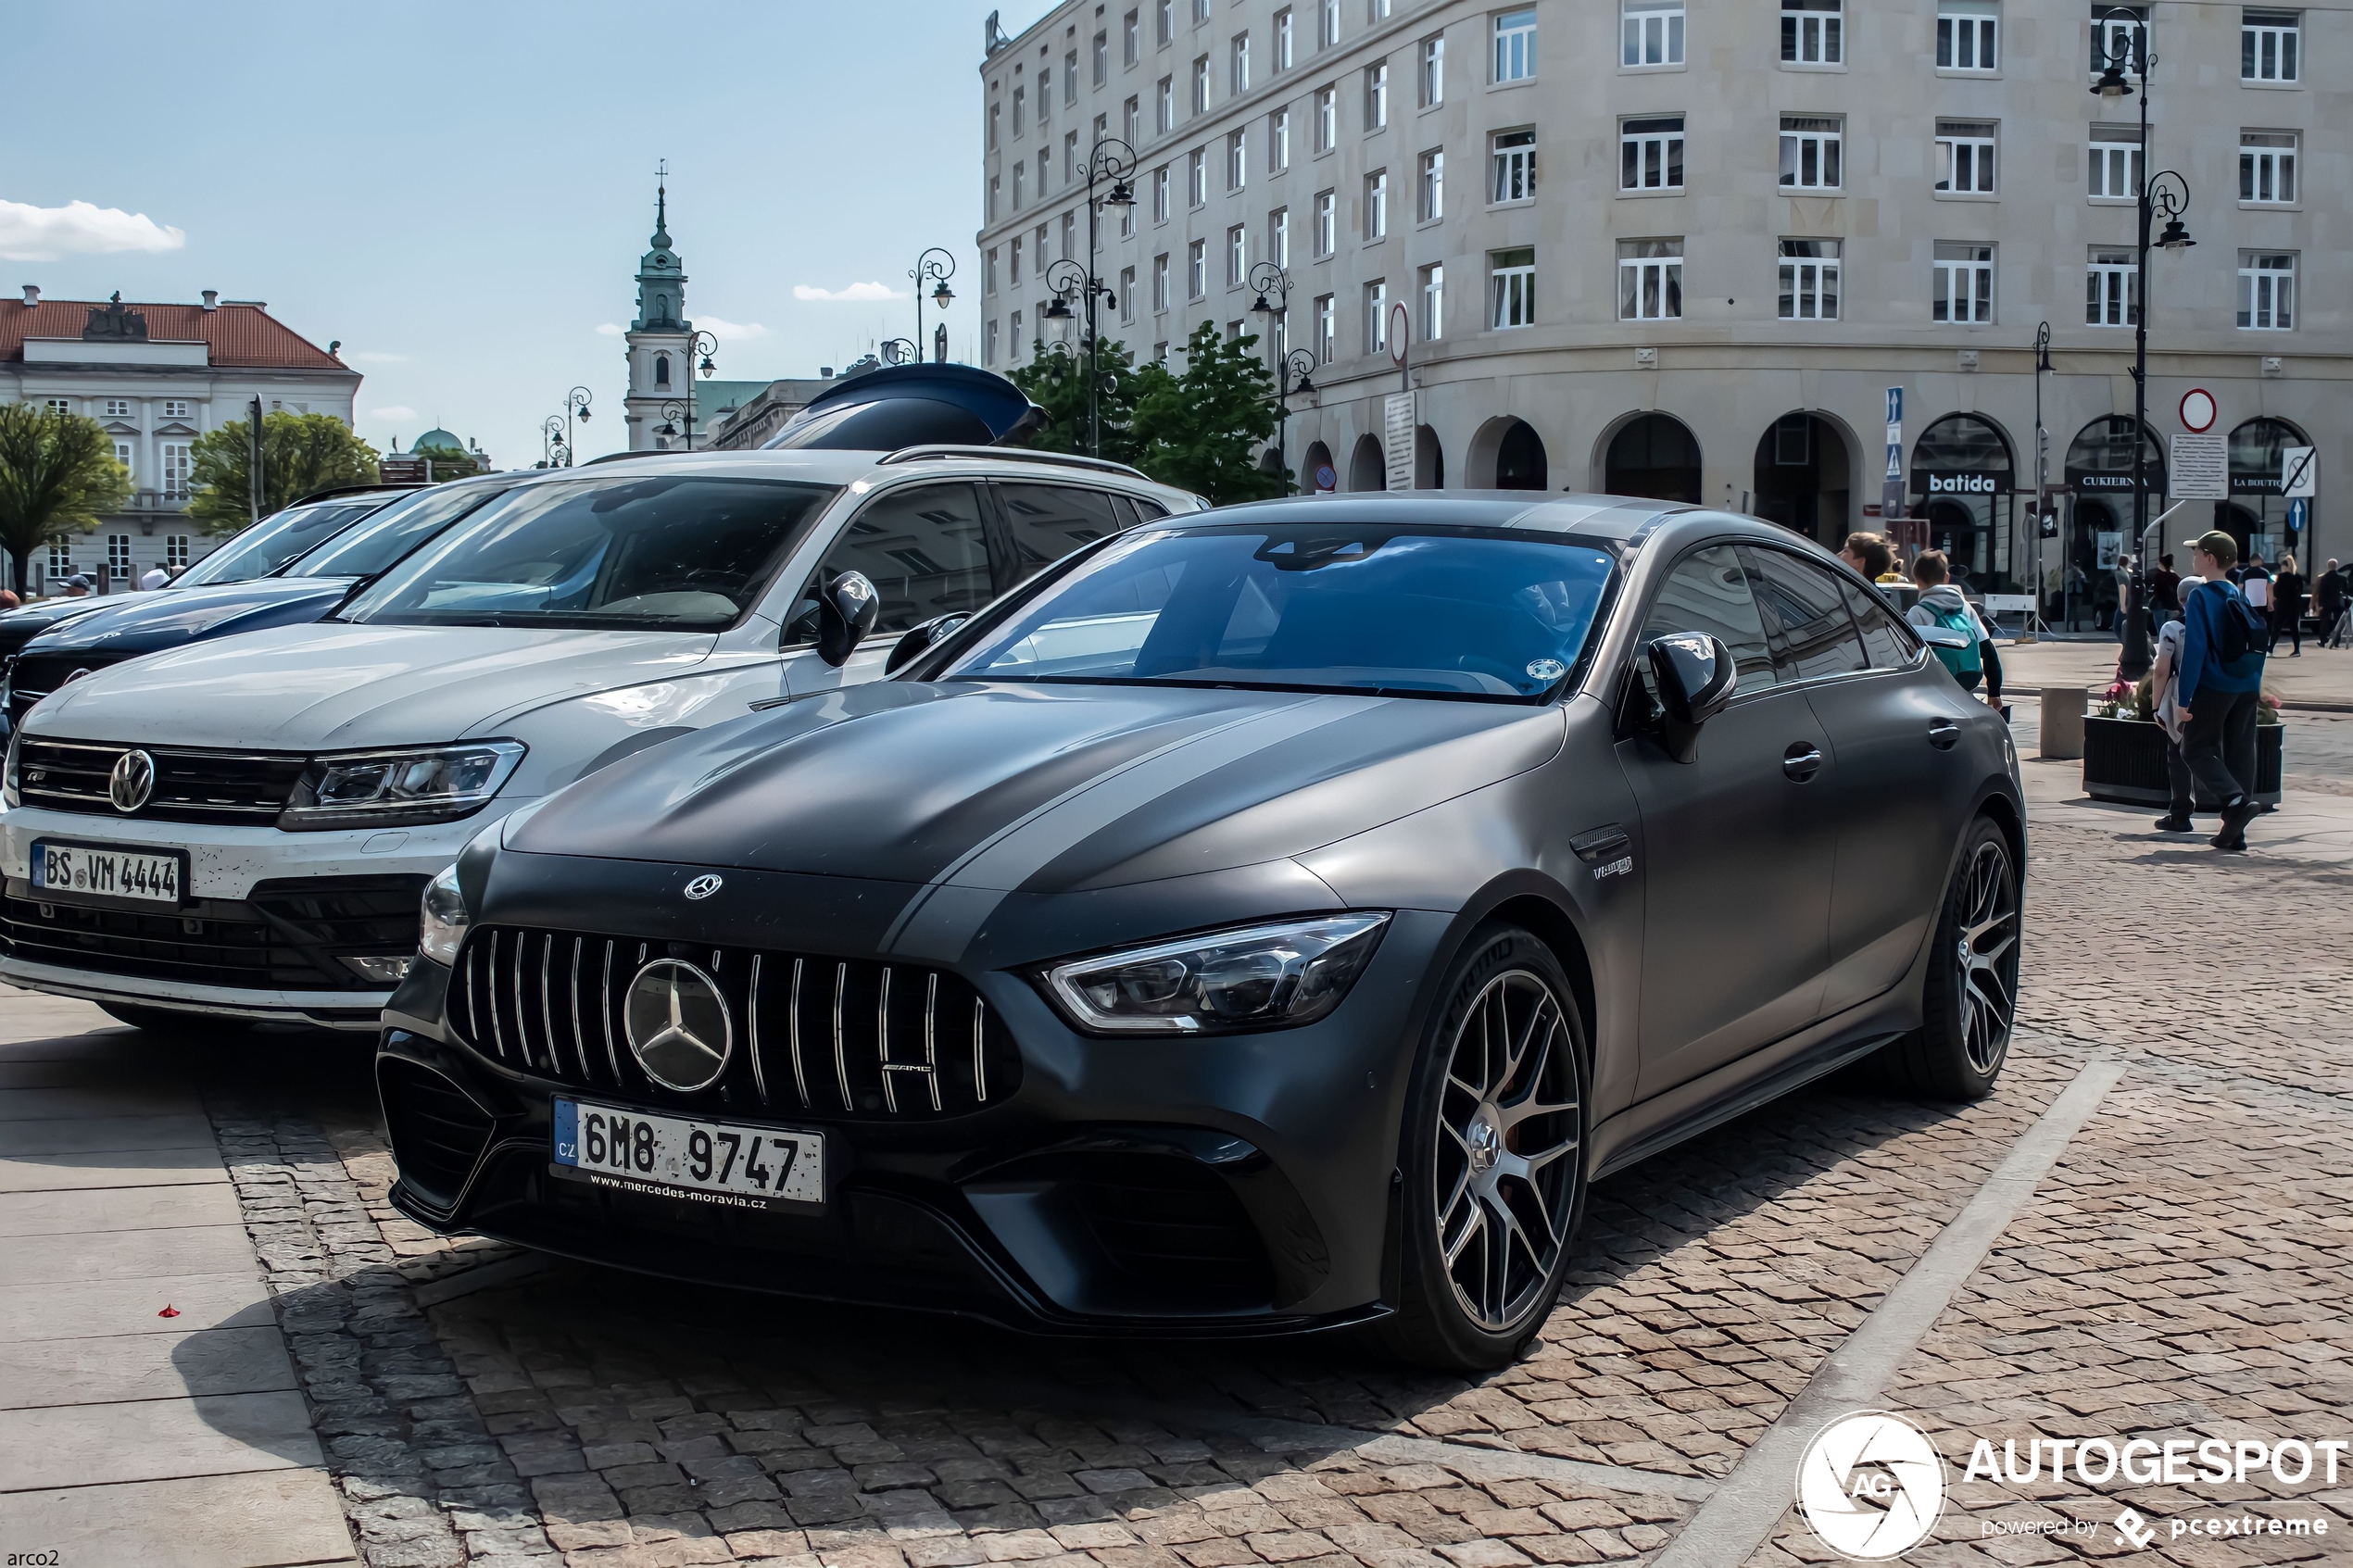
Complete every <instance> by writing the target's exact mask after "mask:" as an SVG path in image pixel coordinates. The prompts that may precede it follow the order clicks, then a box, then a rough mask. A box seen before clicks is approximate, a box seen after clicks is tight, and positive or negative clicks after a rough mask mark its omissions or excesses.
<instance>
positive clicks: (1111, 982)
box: [1044, 911, 1389, 1035]
mask: <svg viewBox="0 0 2353 1568" xmlns="http://www.w3.org/2000/svg"><path fill="white" fill-rule="evenodd" d="M1388 924H1389V915H1388V913H1387V912H1386V911H1382V912H1378V913H1372V914H1352V915H1327V916H1324V917H1321V918H1319V919H1315V920H1300V921H1284V922H1279V923H1276V924H1270V925H1251V926H1240V927H1237V928H1235V929H1233V930H1231V931H1213V932H1206V933H1203V934H1202V935H1198V936H1186V937H1180V938H1178V939H1177V940H1176V941H1173V942H1163V943H1156V944H1154V945H1153V946H1151V947H1132V948H1129V949H1127V950H1126V951H1124V952H1117V953H1100V954H1097V955H1095V956H1093V957H1091V958H1084V959H1073V960H1069V961H1068V962H1066V963H1059V964H1054V965H1052V966H1051V967H1049V968H1048V969H1047V970H1046V971H1045V974H1044V978H1045V982H1046V989H1047V991H1048V992H1049V993H1050V994H1051V996H1052V997H1053V999H1054V1000H1055V1002H1056V1003H1057V1004H1058V1005H1060V1007H1061V1008H1062V1010H1063V1012H1064V1013H1065V1014H1067V1015H1068V1016H1069V1018H1070V1021H1071V1022H1073V1023H1076V1025H1077V1026H1078V1027H1079V1028H1081V1029H1084V1030H1086V1031H1088V1033H1090V1034H1104V1035H1111V1034H1120V1035H1129V1034H1143V1035H1214V1034H1229V1033H1234V1032H1238V1031H1241V1030H1250V1029H1288V1028H1291V1027H1294V1026H1296V1025H1298V1024H1302V1023H1312V1022H1315V1020H1317V1019H1319V1018H1321V1017H1323V1016H1324V1015H1325V1014H1326V1013H1327V1012H1329V1011H1331V1010H1332V1009H1334V1008H1336V1007H1338V1006H1340V998H1341V997H1345V996H1347V995H1348V988H1349V987H1350V986H1351V985H1354V984H1355V983H1356V977H1357V976H1358V975H1359V974H1362V973H1363V972H1365V961H1366V960H1369V959H1370V958H1371V957H1372V956H1373V948H1374V947H1375V946H1376V945H1378V943H1379V941H1380V934H1381V931H1382V929H1383V928H1384V927H1386V926H1387V925H1388Z"/></svg>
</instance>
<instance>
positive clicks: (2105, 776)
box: [2083, 718, 2287, 811]
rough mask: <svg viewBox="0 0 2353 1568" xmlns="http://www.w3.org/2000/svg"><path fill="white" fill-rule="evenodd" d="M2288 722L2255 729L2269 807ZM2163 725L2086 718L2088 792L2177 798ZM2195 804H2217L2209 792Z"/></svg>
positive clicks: (2263, 800) (2259, 784) (2258, 779)
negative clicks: (2167, 768) (2167, 771)
mask: <svg viewBox="0 0 2353 1568" xmlns="http://www.w3.org/2000/svg"><path fill="white" fill-rule="evenodd" d="M2286 739H2287V729H2286V726H2284V725H2281V724H2259V725H2257V726H2256V730H2255V798H2256V800H2257V802H2258V803H2259V804H2261V805H2264V806H2277V805H2278V804H2279V803H2280V770H2281V767H2282V765H2283V763H2284V759H2285V757H2286V752H2285V750H2284V746H2285V742H2286ZM2169 744H2170V743H2169V742H2168V741H2167V740H2166V738H2165V730H2164V727H2163V726H2162V725H2158V724H2155V723H2151V722H2148V721H2145V720H2140V719H2089V718H2087V719H2085V720H2084V721H2083V793H2084V794H2086V795H2088V796H2090V797H2092V798H2093V799H2095V800H2115V801H2121V802H2123V803H2125V804H2127V805H2133V806H2164V805H2167V804H2169V803H2171V800H2172V798H2173V787H2172V784H2171V783H2170V782H2169V781H2168V780H2167V778H2166V776H2165V748H2166V746H2168V745H2169ZM2216 808H2217V803H2216V802H2215V801H2213V800H2211V799H2209V798H2208V797H2207V794H2206V791H2205V790H2204V789H2202V788H2201V789H2199V790H2198V791H2197V792H2196V809H2198V810H2201V811H2211V810H2214V809H2216Z"/></svg>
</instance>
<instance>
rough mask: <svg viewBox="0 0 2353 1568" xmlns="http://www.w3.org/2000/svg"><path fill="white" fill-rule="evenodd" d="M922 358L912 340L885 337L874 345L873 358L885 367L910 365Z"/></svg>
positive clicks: (921, 351)
mask: <svg viewBox="0 0 2353 1568" xmlns="http://www.w3.org/2000/svg"><path fill="white" fill-rule="evenodd" d="M923 357H924V351H923V350H922V349H920V348H918V347H916V346H915V340H914V339H913V338H907V337H887V338H885V339H883V340H882V342H880V343H878V344H876V345H875V358H877V359H880V360H881V361H882V362H883V363H884V364H886V365H912V364H913V363H914V362H915V361H916V360H918V359H921V358H923Z"/></svg>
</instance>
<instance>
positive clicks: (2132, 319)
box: [2083, 245, 2141, 327]
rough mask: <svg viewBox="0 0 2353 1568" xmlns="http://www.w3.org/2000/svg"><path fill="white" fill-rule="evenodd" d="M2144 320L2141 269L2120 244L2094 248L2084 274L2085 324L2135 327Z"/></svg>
mask: <svg viewBox="0 0 2353 1568" xmlns="http://www.w3.org/2000/svg"><path fill="white" fill-rule="evenodd" d="M2140 320H2141V270H2140V268H2139V267H2138V266H2137V265H2136V264H2135V263H2134V262H2133V253H2132V252H2131V251H2130V250H2127V249H2125V248H2124V247H2123V246H2121V245H2094V246H2093V247H2092V257H2091V261H2090V262H2089V264H2088V266H2087V267H2086V270H2085V273H2084V289H2083V321H2084V324H2085V325H2086V326H2093V327H2133V326H2138V325H2139V324H2140Z"/></svg>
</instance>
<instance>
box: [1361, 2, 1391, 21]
mask: <svg viewBox="0 0 2353 1568" xmlns="http://www.w3.org/2000/svg"><path fill="white" fill-rule="evenodd" d="M1392 3H1393V0H1365V21H1366V22H1367V23H1374V22H1385V21H1387V20H1388V19H1389V8H1390V5H1391V4H1392Z"/></svg>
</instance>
